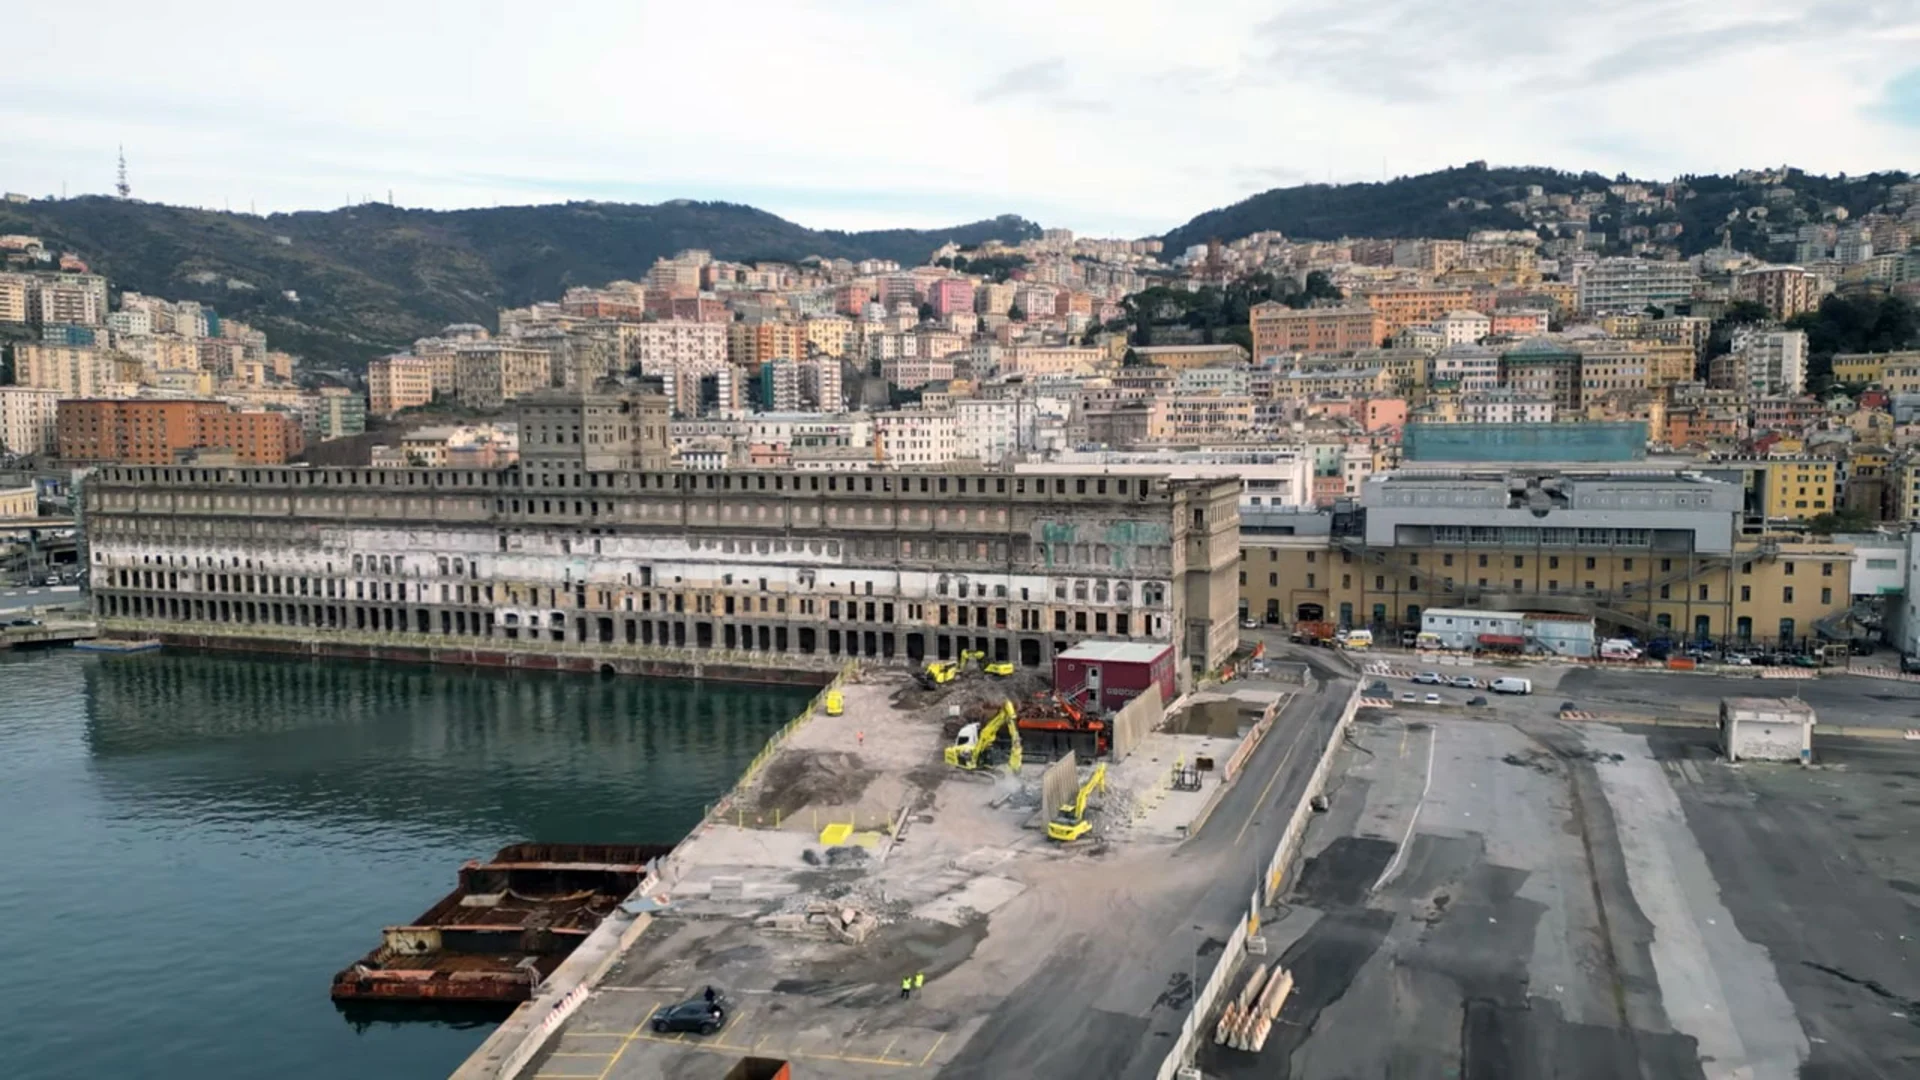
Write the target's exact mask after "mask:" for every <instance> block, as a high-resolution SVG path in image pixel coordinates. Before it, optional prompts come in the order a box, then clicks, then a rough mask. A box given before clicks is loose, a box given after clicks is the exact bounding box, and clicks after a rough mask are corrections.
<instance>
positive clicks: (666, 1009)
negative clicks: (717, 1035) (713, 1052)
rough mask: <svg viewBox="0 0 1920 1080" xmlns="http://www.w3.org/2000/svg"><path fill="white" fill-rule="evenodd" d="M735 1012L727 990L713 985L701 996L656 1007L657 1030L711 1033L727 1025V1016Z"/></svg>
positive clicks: (654, 1021)
mask: <svg viewBox="0 0 1920 1080" xmlns="http://www.w3.org/2000/svg"><path fill="white" fill-rule="evenodd" d="M732 1015H733V1002H732V1001H731V1000H729V999H728V998H727V996H726V995H725V994H722V993H719V992H718V991H716V990H714V989H713V988H711V987H709V988H708V989H707V991H706V993H704V994H702V995H700V996H699V997H694V998H688V999H687V1000H685V1001H683V1002H681V1003H679V1004H678V1005H662V1006H660V1008H658V1009H656V1010H654V1014H653V1030H654V1031H655V1032H656V1033H658V1034H662V1035H664V1034H667V1033H668V1032H674V1031H691V1032H695V1033H697V1034H701V1035H711V1034H713V1033H714V1032H716V1031H719V1030H720V1029H721V1028H723V1027H726V1026H727V1018H728V1017H729V1016H732Z"/></svg>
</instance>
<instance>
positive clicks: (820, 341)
mask: <svg viewBox="0 0 1920 1080" xmlns="http://www.w3.org/2000/svg"><path fill="white" fill-rule="evenodd" d="M800 325H801V326H802V327H804V328H805V330H806V335H807V348H808V350H809V351H811V352H817V353H820V354H821V355H823V356H846V355H847V350H848V341H849V339H850V338H851V337H852V336H853V320H852V319H849V318H846V317H844V316H841V315H820V316H815V317H813V318H810V319H808V320H807V321H806V322H803V323H801V324H800ZM722 351H723V352H724V349H723V350H722Z"/></svg>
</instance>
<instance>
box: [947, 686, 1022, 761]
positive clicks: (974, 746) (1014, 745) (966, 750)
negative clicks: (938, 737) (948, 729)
mask: <svg viewBox="0 0 1920 1080" xmlns="http://www.w3.org/2000/svg"><path fill="white" fill-rule="evenodd" d="M1019 715H1020V711H1019V710H1018V709H1016V708H1014V705H1013V702H1012V701H1008V702H1006V703H1004V704H1002V705H1001V706H1000V711H999V712H996V713H994V714H993V716H992V717H990V718H989V719H988V720H987V722H986V723H984V724H982V723H979V722H975V723H971V724H968V725H966V726H965V727H963V728H961V729H960V731H959V732H958V733H957V734H955V735H954V737H953V745H952V746H949V747H947V749H946V751H945V754H944V756H945V758H946V761H947V764H949V765H952V766H954V767H956V768H961V769H978V768H981V767H982V766H986V765H992V764H993V762H994V759H995V758H997V757H998V756H999V753H998V751H996V750H994V749H993V746H994V743H995V742H996V741H997V740H998V739H999V738H1000V736H1001V734H1002V733H1003V732H1004V733H1005V734H1006V737H1007V770H1008V771H1009V772H1019V771H1020V762H1021V757H1022V755H1021V750H1020V725H1019V724H1016V723H1015V722H1014V720H1015V719H1016V718H1017V717H1018V716H1019Z"/></svg>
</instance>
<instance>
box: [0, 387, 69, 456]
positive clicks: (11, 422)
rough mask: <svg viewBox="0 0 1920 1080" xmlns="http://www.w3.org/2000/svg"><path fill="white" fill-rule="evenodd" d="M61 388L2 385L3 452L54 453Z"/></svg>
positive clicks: (0, 421) (0, 433) (0, 428)
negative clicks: (55, 424)
mask: <svg viewBox="0 0 1920 1080" xmlns="http://www.w3.org/2000/svg"><path fill="white" fill-rule="evenodd" d="M59 403H60V391H58V390H51V389H45V388H42V387H37V386H0V451H4V452H6V453H10V454H51V453H53V431H54V418H55V416H56V414H57V413H58V412H59Z"/></svg>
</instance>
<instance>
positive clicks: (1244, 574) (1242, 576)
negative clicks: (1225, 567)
mask: <svg viewBox="0 0 1920 1080" xmlns="http://www.w3.org/2000/svg"><path fill="white" fill-rule="evenodd" d="M1246 583H1247V572H1246V571H1245V570H1242V571H1240V584H1242V585H1245V584H1246Z"/></svg>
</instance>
